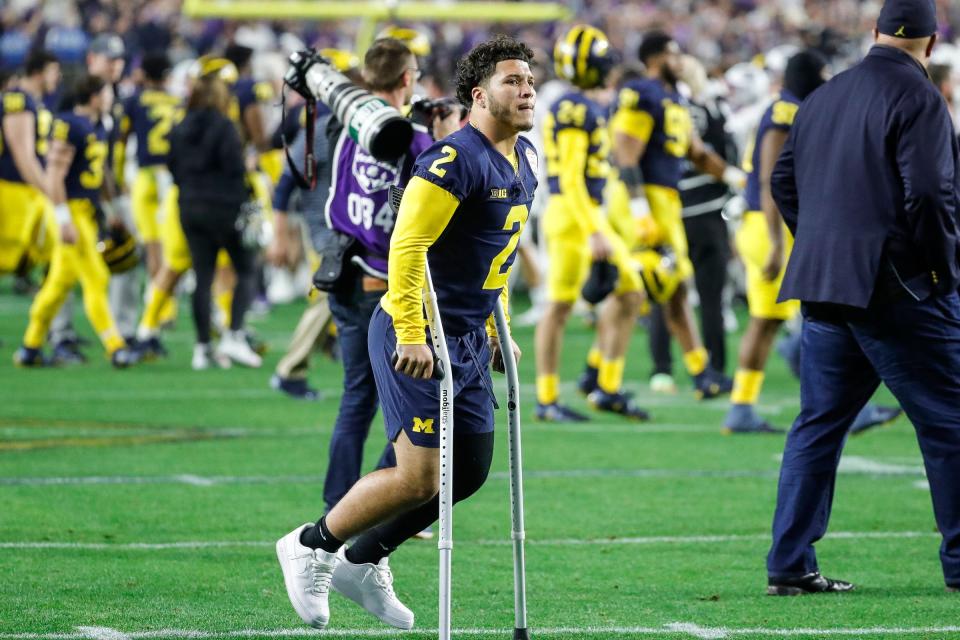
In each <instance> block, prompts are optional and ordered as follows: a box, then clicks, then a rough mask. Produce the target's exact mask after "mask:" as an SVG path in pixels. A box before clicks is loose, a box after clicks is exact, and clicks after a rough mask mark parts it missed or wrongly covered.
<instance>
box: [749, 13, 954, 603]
mask: <svg viewBox="0 0 960 640" xmlns="http://www.w3.org/2000/svg"><path fill="white" fill-rule="evenodd" d="M936 32H937V20H936V7H935V5H934V1H933V0H887V1H886V3H885V4H884V6H883V9H882V11H881V13H880V17H879V20H878V22H877V29H876V30H875V32H874V35H875V39H876V45H875V46H874V47H873V48H872V49H871V50H870V52H869V54H868V55H867V56H866V58H865V59H864V60H863V61H862V62H861V63H860V64H858V65H856V66H855V67H853V68H852V69H850V70H848V71H846V72H844V73H841V74H839V75H838V76H836V77H835V78H833V80H831V81H830V82H828V83H827V84H825V85H824V86H822V87H821V88H820V89H818V90H817V91H815V92H814V93H813V94H811V95H810V96H809V97H808V98H807V100H806V101H805V102H804V103H803V105H802V106H801V107H800V110H799V112H798V113H797V116H796V120H795V123H794V126H793V129H792V132H791V135H790V138H789V140H788V141H787V144H786V145H785V147H784V149H783V152H782V154H781V156H780V159H779V160H778V162H777V164H776V167H775V168H774V172H773V176H772V179H771V188H772V191H773V197H774V200H775V201H776V203H777V205H778V206H779V208H780V212H781V215H782V216H783V218H784V220H785V222H786V224H787V226H788V227H789V228H790V231H791V232H792V233H793V235H794V237H795V238H796V244H795V245H794V248H793V254H792V255H791V258H790V262H789V265H788V266H787V271H786V275H785V277H784V280H783V286H782V288H781V290H780V299H781V300H787V299H797V300H800V301H801V302H802V303H803V307H802V308H803V313H804V324H803V330H802V349H803V358H802V359H801V381H800V415H799V416H798V417H797V419H796V421H795V422H794V424H793V428H792V429H791V431H790V434H789V436H788V437H787V442H786V447H785V449H784V454H783V465H782V467H781V470H780V483H779V490H778V495H777V509H776V513H775V515H774V519H773V545H772V546H771V548H770V553H769V555H768V556H767V574H768V585H769V586H768V588H767V592H768V593H769V594H771V595H798V594H802V593H821V592H838V591H849V590H851V589H853V585H852V584H850V583H849V582H845V581H842V580H832V579H829V578H825V577H823V576H821V575H820V572H819V568H818V566H817V559H816V554H815V552H814V548H813V545H814V543H815V542H816V541H818V540H819V539H820V538H821V537H823V535H824V533H826V529H827V521H828V519H829V516H830V507H831V503H832V500H833V489H834V482H835V479H836V470H837V463H838V462H839V459H840V452H841V449H842V448H843V443H844V440H845V438H846V435H847V431H848V429H849V427H850V424H851V422H852V421H853V419H854V417H855V416H856V415H857V413H858V412H859V411H860V409H861V408H862V407H863V405H864V403H866V402H867V400H868V399H869V398H870V396H871V395H872V394H873V392H874V391H875V390H876V389H877V387H878V385H879V384H880V382H881V381H882V382H884V383H885V384H886V385H887V387H888V388H889V389H890V391H891V392H893V394H894V395H895V396H896V397H897V400H899V401H900V404H901V406H902V407H903V409H904V411H905V412H906V414H907V416H908V417H909V418H910V420H911V421H912V422H913V425H914V427H915V428H916V431H917V438H918V440H919V442H920V449H921V452H922V453H923V459H924V464H925V465H926V471H927V477H928V479H929V481H930V490H931V493H932V495H933V509H934V516H935V517H936V521H937V526H938V528H939V530H940V533H941V534H942V536H943V542H942V544H941V545H940V560H941V563H942V565H943V572H944V577H945V579H946V585H947V587H948V589H950V590H957V589H958V588H960V403H958V398H960V299H958V296H957V285H958V283H960V264H958V255H957V254H958V248H960V245H958V237H960V233H958V225H957V215H958V207H960V204H958V203H960V184H958V180H960V161H958V149H957V139H956V135H955V132H954V130H953V124H952V122H951V120H950V115H949V113H948V111H947V105H946V102H944V100H943V97H942V96H941V95H940V94H939V93H938V91H937V88H936V87H935V86H934V85H933V83H932V82H931V81H930V78H929V77H928V75H927V71H926V67H927V64H928V63H929V60H930V54H931V52H932V50H933V47H934V44H935V43H936V40H937V36H936Z"/></svg>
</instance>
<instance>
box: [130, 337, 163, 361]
mask: <svg viewBox="0 0 960 640" xmlns="http://www.w3.org/2000/svg"><path fill="white" fill-rule="evenodd" d="M137 348H138V349H139V350H140V354H141V355H142V356H143V359H144V360H145V361H152V360H159V359H160V358H166V357H167V356H168V355H169V354H168V353H167V349H166V347H164V346H163V343H162V342H160V338H158V337H157V336H153V337H150V338H147V339H146V340H138V341H137Z"/></svg>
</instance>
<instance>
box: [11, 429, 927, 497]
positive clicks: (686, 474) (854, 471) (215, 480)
mask: <svg viewBox="0 0 960 640" xmlns="http://www.w3.org/2000/svg"><path fill="white" fill-rule="evenodd" d="M250 433H257V431H256V430H251V431H250ZM777 457H778V458H779V456H777ZM839 471H840V473H844V474H850V475H869V476H904V475H923V467H922V466H905V465H893V464H886V463H882V462H877V461H873V460H868V459H867V458H861V457H858V456H846V457H844V458H843V459H842V460H841V462H840V469H839ZM779 473H780V472H779V470H777V469H527V470H525V471H524V472H523V477H524V479H525V480H552V479H566V478H674V479H677V478H679V479H684V478H691V479H696V478H707V479H724V478H728V479H730V478H734V479H735V478H776V477H777V476H778V475H779ZM509 477H510V474H509V473H508V472H506V471H494V472H491V473H490V479H491V480H497V481H503V480H507V479H509ZM323 479H324V477H323V476H322V475H280V476H266V475H255V476H220V475H200V474H193V473H182V474H174V475H165V476H38V477H29V476H25V477H16V476H8V477H0V487H5V486H12V487H21V486H63V485H115V484H186V485H191V486H196V487H211V486H216V485H231V484H308V483H322V482H323ZM920 482H925V481H920ZM920 482H918V483H916V484H917V486H918V488H929V486H928V485H926V484H924V485H923V486H922V487H921V486H920Z"/></svg>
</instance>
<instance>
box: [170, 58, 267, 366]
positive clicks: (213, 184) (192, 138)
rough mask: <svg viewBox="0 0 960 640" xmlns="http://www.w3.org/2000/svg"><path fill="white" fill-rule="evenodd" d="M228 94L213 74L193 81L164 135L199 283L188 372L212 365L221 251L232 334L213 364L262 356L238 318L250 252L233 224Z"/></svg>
mask: <svg viewBox="0 0 960 640" xmlns="http://www.w3.org/2000/svg"><path fill="white" fill-rule="evenodd" d="M229 106H230V90H229V88H228V87H227V85H226V83H225V82H224V81H223V80H222V79H221V78H220V77H219V75H217V74H208V75H205V76H201V77H199V78H198V79H197V81H196V84H195V85H194V87H193V90H192V92H191V93H190V97H189V98H188V100H187V114H186V117H185V118H184V119H183V122H181V123H180V124H178V125H177V126H176V127H175V128H174V129H173V131H172V132H171V133H170V155H169V157H168V160H167V164H168V165H169V167H170V173H171V174H172V175H173V179H174V182H175V183H176V185H177V187H179V199H178V202H179V206H180V223H181V225H182V226H183V232H184V234H185V235H186V238H187V244H188V246H189V247H190V254H191V256H192V258H193V268H194V271H195V273H196V278H197V284H196V288H195V289H194V292H193V321H194V326H195V327H196V331H197V343H196V345H195V347H194V352H193V362H192V366H193V368H194V369H206V368H209V367H210V366H212V365H213V364H214V354H213V352H212V350H211V348H210V302H211V301H210V287H211V286H212V284H213V276H214V269H215V268H216V263H217V252H218V251H219V250H220V249H225V250H226V251H227V253H228V254H229V255H230V261H231V262H232V263H233V266H234V268H235V269H236V272H237V284H236V287H235V289H234V295H233V308H232V310H231V318H230V330H229V331H226V332H225V333H224V335H223V336H222V337H221V339H220V344H219V345H218V347H217V360H218V361H224V362H225V361H226V359H227V358H229V359H230V360H232V361H234V362H238V363H240V364H243V365H246V366H249V367H259V366H260V363H261V361H260V356H258V355H257V354H256V353H254V352H253V350H251V349H250V346H249V345H248V344H247V341H246V338H245V336H244V334H243V331H242V327H243V318H244V314H245V312H246V310H247V307H248V306H249V304H250V298H251V294H252V285H253V275H254V272H253V260H254V256H253V254H252V252H251V251H250V250H249V249H247V248H246V247H244V246H243V242H242V238H241V231H240V230H239V229H238V227H237V217H238V215H239V213H240V208H241V205H243V203H244V202H246V201H247V200H249V197H250V196H249V191H248V188H247V185H246V183H245V181H244V172H245V167H244V163H243V148H242V145H241V142H240V134H239V132H238V131H237V128H236V126H235V125H234V124H233V122H232V121H231V120H230V118H229V117H228V115H227V114H228V109H229Z"/></svg>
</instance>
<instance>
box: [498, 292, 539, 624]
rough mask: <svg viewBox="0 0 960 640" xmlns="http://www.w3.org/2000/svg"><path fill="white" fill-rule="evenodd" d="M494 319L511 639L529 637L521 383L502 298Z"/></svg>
mask: <svg viewBox="0 0 960 640" xmlns="http://www.w3.org/2000/svg"><path fill="white" fill-rule="evenodd" d="M493 314H494V319H495V320H496V322H497V336H498V338H499V340H500V353H501V355H502V356H503V368H504V371H505V372H506V374H507V454H508V455H509V457H510V523H511V526H512V532H511V536H510V537H511V538H512V539H513V614H514V618H513V638H514V640H529V638H530V630H529V629H528V628H527V574H526V561H525V559H524V551H523V541H524V539H525V538H526V532H525V530H524V525H523V459H522V456H521V453H520V397H519V396H520V393H519V392H520V382H519V378H518V376H517V363H516V361H515V360H514V358H513V347H512V342H513V341H512V340H511V339H510V327H509V326H508V325H507V316H506V313H505V312H504V309H503V301H502V300H500V299H499V298H498V299H497V306H496V307H494V309H493Z"/></svg>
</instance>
